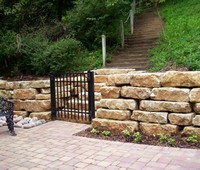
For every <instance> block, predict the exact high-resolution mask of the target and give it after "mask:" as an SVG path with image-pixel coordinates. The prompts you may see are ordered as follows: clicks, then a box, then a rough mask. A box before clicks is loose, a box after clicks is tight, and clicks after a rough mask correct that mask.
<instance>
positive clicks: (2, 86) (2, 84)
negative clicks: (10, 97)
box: [0, 80, 7, 89]
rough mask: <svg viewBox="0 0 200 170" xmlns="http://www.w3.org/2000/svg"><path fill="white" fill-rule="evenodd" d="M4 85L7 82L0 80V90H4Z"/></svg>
mask: <svg viewBox="0 0 200 170" xmlns="http://www.w3.org/2000/svg"><path fill="white" fill-rule="evenodd" d="M6 84H7V81H5V80H0V89H6Z"/></svg>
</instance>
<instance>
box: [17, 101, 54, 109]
mask: <svg viewBox="0 0 200 170" xmlns="http://www.w3.org/2000/svg"><path fill="white" fill-rule="evenodd" d="M14 104H15V105H14V110H16V111H21V110H22V111H29V112H45V111H49V110H50V109H51V102H50V100H25V101H22V100H16V101H14Z"/></svg>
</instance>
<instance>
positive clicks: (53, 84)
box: [50, 70, 95, 122]
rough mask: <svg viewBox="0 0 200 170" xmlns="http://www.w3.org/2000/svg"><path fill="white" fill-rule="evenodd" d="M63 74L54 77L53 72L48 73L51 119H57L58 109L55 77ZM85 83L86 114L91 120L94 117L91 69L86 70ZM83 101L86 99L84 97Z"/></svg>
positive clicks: (92, 75) (92, 73) (92, 74)
mask: <svg viewBox="0 0 200 170" xmlns="http://www.w3.org/2000/svg"><path fill="white" fill-rule="evenodd" d="M67 74H70V75H71V74H72V75H74V74H86V73H85V72H83V73H67ZM64 76H65V75H62V76H59V77H56V76H55V74H53V73H51V74H50V93H51V120H57V111H58V110H57V108H56V79H58V78H60V77H64ZM70 77H71V76H70ZM70 81H71V80H70ZM63 82H64V81H63ZM70 85H71V84H70ZM87 85H88V116H89V122H91V121H92V119H94V118H95V98H94V72H93V71H91V70H88V71H87ZM85 101H87V100H86V99H85Z"/></svg>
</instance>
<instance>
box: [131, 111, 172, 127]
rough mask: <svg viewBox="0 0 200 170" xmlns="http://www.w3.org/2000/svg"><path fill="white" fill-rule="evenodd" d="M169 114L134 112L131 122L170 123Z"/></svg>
mask: <svg viewBox="0 0 200 170" xmlns="http://www.w3.org/2000/svg"><path fill="white" fill-rule="evenodd" d="M167 115H168V113H167V112H147V111H140V110H134V111H133V114H132V115H131V120H136V121H142V122H149V123H161V124H162V123H164V124H166V123H168V120H167Z"/></svg>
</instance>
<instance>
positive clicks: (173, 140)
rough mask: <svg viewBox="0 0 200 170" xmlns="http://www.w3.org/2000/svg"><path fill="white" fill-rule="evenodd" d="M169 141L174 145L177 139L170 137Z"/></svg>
mask: <svg viewBox="0 0 200 170" xmlns="http://www.w3.org/2000/svg"><path fill="white" fill-rule="evenodd" d="M168 143H169V145H171V146H174V143H175V139H173V138H169V139H168Z"/></svg>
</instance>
